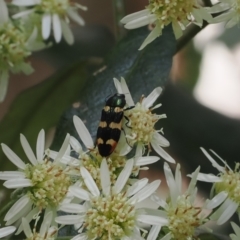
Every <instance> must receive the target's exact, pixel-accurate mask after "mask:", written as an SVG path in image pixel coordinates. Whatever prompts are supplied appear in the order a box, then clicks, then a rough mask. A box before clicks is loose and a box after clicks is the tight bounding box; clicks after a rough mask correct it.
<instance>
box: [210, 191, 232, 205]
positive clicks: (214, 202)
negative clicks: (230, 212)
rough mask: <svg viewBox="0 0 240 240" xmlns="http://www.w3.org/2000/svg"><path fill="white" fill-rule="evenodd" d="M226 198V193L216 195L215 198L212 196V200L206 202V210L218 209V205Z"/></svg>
mask: <svg viewBox="0 0 240 240" xmlns="http://www.w3.org/2000/svg"><path fill="white" fill-rule="evenodd" d="M227 196H228V194H227V193H226V192H220V193H218V194H217V195H216V196H214V198H212V199H211V200H208V202H207V204H206V208H207V209H213V208H216V207H218V206H219V205H220V204H222V203H223V202H224V201H225V199H226V198H227Z"/></svg>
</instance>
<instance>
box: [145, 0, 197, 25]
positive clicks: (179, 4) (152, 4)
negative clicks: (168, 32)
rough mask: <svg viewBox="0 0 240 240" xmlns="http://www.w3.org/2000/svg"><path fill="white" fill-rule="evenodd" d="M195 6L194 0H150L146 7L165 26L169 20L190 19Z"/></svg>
mask: <svg viewBox="0 0 240 240" xmlns="http://www.w3.org/2000/svg"><path fill="white" fill-rule="evenodd" d="M196 6H197V4H196V1H195V0H187V1H186V0H150V1H149V5H148V6H147V9H149V10H150V11H151V13H152V14H155V15H156V17H157V18H158V20H159V21H160V22H161V23H162V26H164V25H165V26H166V25H168V24H169V23H171V22H176V21H179V22H181V21H183V20H191V13H192V11H193V9H194V8H196Z"/></svg>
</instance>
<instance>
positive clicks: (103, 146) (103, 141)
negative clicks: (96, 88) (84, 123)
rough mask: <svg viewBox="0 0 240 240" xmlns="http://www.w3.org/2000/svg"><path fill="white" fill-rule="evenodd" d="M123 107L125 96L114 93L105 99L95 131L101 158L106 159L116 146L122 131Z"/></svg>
mask: <svg viewBox="0 0 240 240" xmlns="http://www.w3.org/2000/svg"><path fill="white" fill-rule="evenodd" d="M125 105H126V100H125V95H124V94H120V93H116V94H114V95H113V96H111V97H109V98H108V99H107V101H106V104H105V106H104V108H103V110H102V116H101V120H100V123H99V126H98V130H97V147H98V152H99V154H100V155H101V156H102V157H108V156H109V155H110V154H111V153H112V152H113V151H114V149H115V148H116V146H117V143H118V141H119V138H120V135H121V130H122V121H123V116H124V113H123V111H124V106H125Z"/></svg>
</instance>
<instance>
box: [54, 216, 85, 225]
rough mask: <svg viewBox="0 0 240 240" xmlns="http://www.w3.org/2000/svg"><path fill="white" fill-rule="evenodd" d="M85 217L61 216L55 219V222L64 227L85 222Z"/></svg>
mask: <svg viewBox="0 0 240 240" xmlns="http://www.w3.org/2000/svg"><path fill="white" fill-rule="evenodd" d="M84 217H85V216H84V215H83V216H80V215H65V216H59V217H56V218H55V221H56V222H57V223H60V224H64V225H72V224H75V223H79V222H83V220H84Z"/></svg>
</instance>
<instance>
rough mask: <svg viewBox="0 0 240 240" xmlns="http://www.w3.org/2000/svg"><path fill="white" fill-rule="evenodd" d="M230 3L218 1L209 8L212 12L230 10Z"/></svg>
mask: <svg viewBox="0 0 240 240" xmlns="http://www.w3.org/2000/svg"><path fill="white" fill-rule="evenodd" d="M229 8H230V5H229V4H228V3H217V4H215V5H213V6H212V7H210V8H208V10H209V12H210V13H219V12H222V11H225V10H228V9H229Z"/></svg>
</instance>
